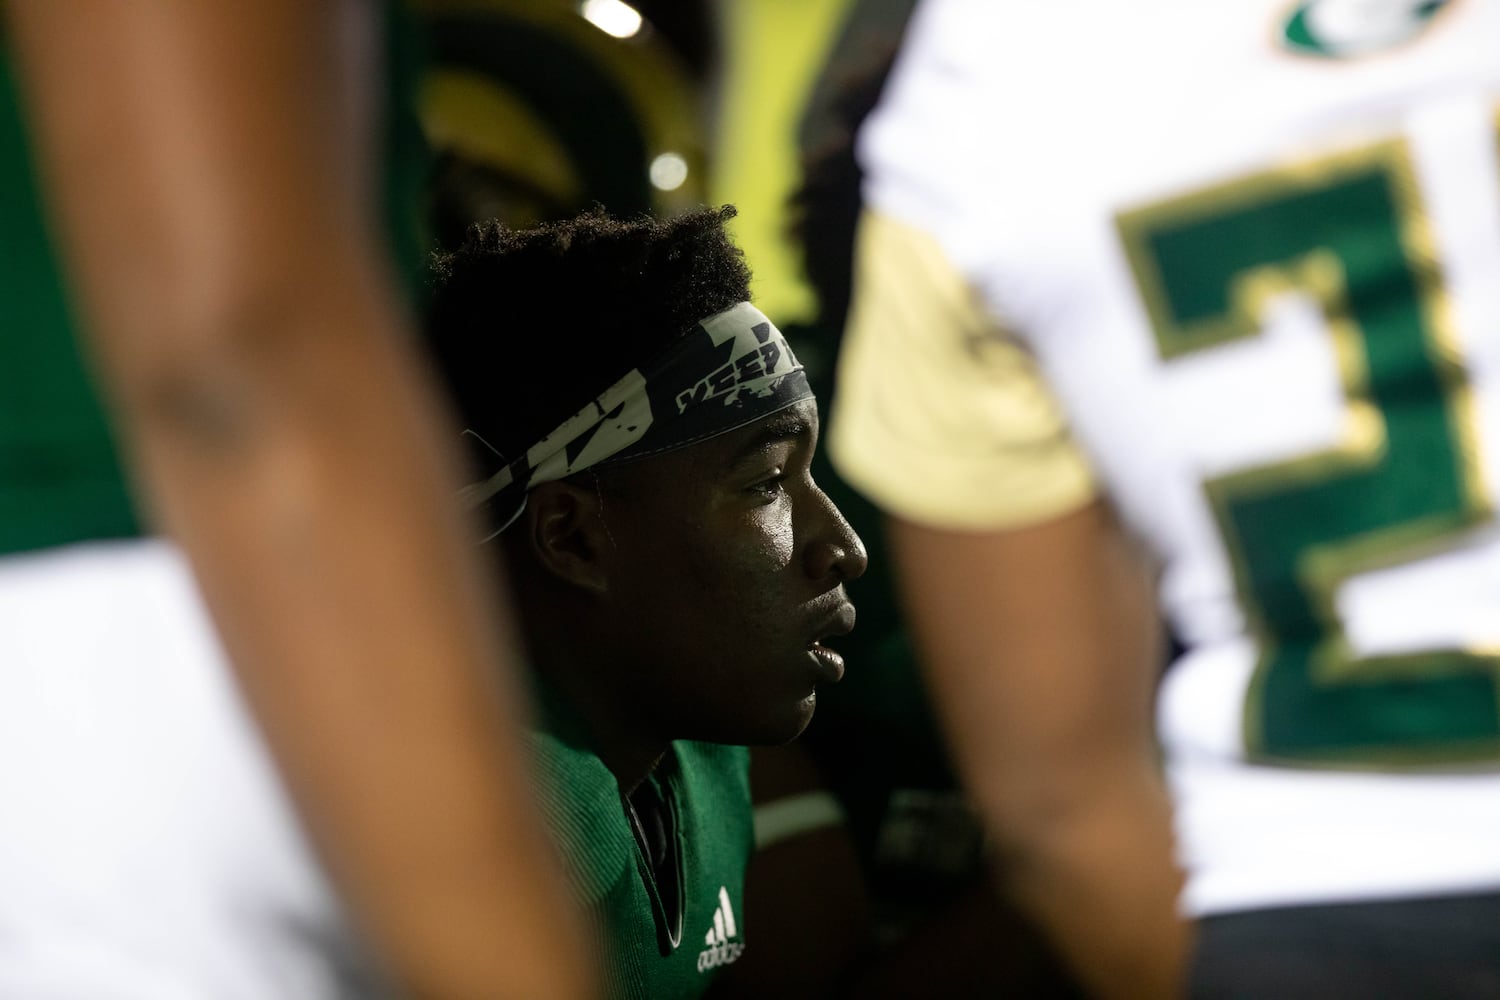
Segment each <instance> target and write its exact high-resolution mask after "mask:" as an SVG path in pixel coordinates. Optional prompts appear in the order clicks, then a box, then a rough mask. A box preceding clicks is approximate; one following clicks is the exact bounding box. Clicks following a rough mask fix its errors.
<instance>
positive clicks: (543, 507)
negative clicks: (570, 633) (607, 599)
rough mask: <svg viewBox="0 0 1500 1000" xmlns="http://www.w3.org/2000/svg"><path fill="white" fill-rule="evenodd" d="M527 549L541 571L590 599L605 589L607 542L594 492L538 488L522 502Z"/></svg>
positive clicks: (560, 485) (563, 486)
mask: <svg viewBox="0 0 1500 1000" xmlns="http://www.w3.org/2000/svg"><path fill="white" fill-rule="evenodd" d="M524 516H525V519H526V531H527V539H526V541H527V547H528V548H530V549H531V554H532V556H533V557H534V558H535V559H536V561H537V562H538V563H539V564H540V565H541V567H542V569H543V570H544V571H546V572H547V573H549V574H550V575H552V576H554V577H556V578H557V579H559V580H561V581H562V582H564V583H566V584H570V585H572V586H574V587H578V588H581V589H582V590H585V591H587V592H589V593H591V594H603V593H605V592H606V591H608V590H609V579H610V574H609V565H610V561H611V560H610V556H611V554H612V550H613V543H612V541H611V539H610V537H609V531H608V529H607V528H606V527H605V524H604V512H603V509H602V505H601V504H600V502H599V494H598V491H596V490H594V489H592V488H589V487H587V486H581V485H577V484H574V483H568V482H555V483H542V484H541V485H540V486H538V487H536V488H535V489H533V490H532V491H531V493H530V494H529V495H528V496H527V498H526V511H525V514H524Z"/></svg>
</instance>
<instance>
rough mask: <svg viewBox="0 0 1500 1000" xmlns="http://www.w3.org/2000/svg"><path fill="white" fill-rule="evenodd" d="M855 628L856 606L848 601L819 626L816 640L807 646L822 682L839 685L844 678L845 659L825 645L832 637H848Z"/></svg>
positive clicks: (841, 602)
mask: <svg viewBox="0 0 1500 1000" xmlns="http://www.w3.org/2000/svg"><path fill="white" fill-rule="evenodd" d="M853 628H854V605H853V604H850V603H849V601H847V600H842V601H840V602H839V604H838V606H837V607H835V608H834V609H833V611H832V612H831V613H830V614H829V615H828V616H827V617H825V618H824V619H823V620H822V621H821V622H820V623H819V625H818V627H817V629H816V631H815V633H814V635H815V638H814V639H813V640H812V641H811V642H809V643H808V644H807V652H808V655H809V656H811V657H812V660H813V663H814V665H815V668H816V670H817V673H818V678H819V680H820V681H826V682H827V683H830V684H836V683H838V682H839V681H840V680H841V679H842V678H843V676H844V658H843V657H842V656H840V655H839V654H838V653H837V652H835V651H834V650H832V649H829V648H828V646H826V645H825V644H824V640H826V639H827V638H828V637H830V636H836V635H847V634H849V632H850V631H851V630H852V629H853Z"/></svg>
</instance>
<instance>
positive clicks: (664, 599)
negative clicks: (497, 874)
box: [429, 209, 865, 998]
mask: <svg viewBox="0 0 1500 1000" xmlns="http://www.w3.org/2000/svg"><path fill="white" fill-rule="evenodd" d="M732 215H733V211H732V210H730V209H722V210H717V211H714V210H701V211H698V212H695V213H691V214H688V215H686V216H682V217H679V218H676V219H673V220H670V221H658V220H654V219H652V218H650V217H642V218H640V219H638V220H635V221H629V222H625V221H618V220H615V219H613V218H611V217H609V216H607V215H605V214H604V213H602V212H594V213H590V214H587V215H584V216H580V217H577V218H575V219H571V220H566V221H563V222H556V223H550V224H546V225H542V226H539V227H535V228H533V229H528V230H518V231H516V230H506V229H504V228H501V227H500V226H498V225H494V224H492V225H489V226H483V227H476V228H475V229H474V230H473V231H472V232H471V235H470V237H469V239H468V241H467V242H466V243H465V244H464V245H463V246H462V247H460V248H459V249H457V250H456V251H454V252H452V253H451V254H446V255H443V256H441V258H440V267H439V272H440V282H439V285H438V287H437V289H436V291H435V293H434V299H433V302H432V306H431V310H430V320H429V327H430V336H431V341H432V344H433V347H434V350H435V353H436V356H437V358H438V360H439V362H440V365H441V367H442V369H443V371H444V373H445V375H446V377H447V380H448V383H449V385H450V386H451V388H452V390H453V394H454V398H455V399H456V400H457V401H458V404H459V407H460V409H461V411H462V413H463V416H464V419H465V423H466V427H467V430H466V435H467V438H468V440H469V442H470V444H471V451H472V452H473V454H474V456H475V459H476V461H477V463H478V464H479V466H480V468H481V469H482V470H483V472H482V474H481V475H479V476H478V477H477V478H476V479H475V481H474V482H473V483H472V484H471V485H470V486H469V487H468V488H466V490H465V491H464V495H465V497H466V498H467V500H468V501H469V502H470V503H471V504H473V505H475V506H476V507H478V508H479V509H481V510H482V511H483V512H484V515H485V517H486V518H487V520H488V525H489V533H488V536H489V537H488V539H487V544H488V548H489V551H490V552H491V553H492V554H493V556H494V557H495V558H496V559H497V560H500V561H502V562H503V563H504V565H505V566H506V568H507V570H508V572H509V573H511V574H512V575H513V576H512V578H513V579H514V580H515V581H516V591H517V596H518V599H519V602H520V606H521V610H522V616H521V620H522V622H523V623H524V628H525V632H526V638H527V642H528V646H529V649H530V654H531V662H532V666H533V668H534V674H535V676H536V681H537V686H538V689H539V691H540V700H541V702H542V704H543V705H544V707H545V714H546V719H545V723H546V724H545V725H544V727H543V729H542V731H541V732H540V733H538V735H537V736H536V738H535V750H536V755H537V759H538V760H539V762H540V765H541V769H542V775H543V786H544V787H543V799H544V802H545V805H546V811H547V814H548V818H549V819H550V820H551V821H552V824H553V826H554V829H555V831H556V834H557V838H558V842H559V844H560V845H561V847H562V851H563V854H564V856H565V859H566V861H567V862H568V866H569V868H570V871H571V873H572V875H573V879H574V887H575V890H576V893H577V895H578V896H579V897H581V898H582V899H583V900H584V901H585V902H586V903H587V904H588V906H589V908H590V910H591V912H592V914H593V916H594V918H595V930H596V934H597V940H598V942H599V944H600V946H601V947H602V948H603V951H604V959H605V961H604V966H605V969H606V980H607V987H608V991H609V993H610V995H612V996H619V997H640V998H674V997H696V996H699V995H700V994H702V992H703V991H704V990H705V989H707V988H708V986H709V985H710V984H711V983H712V982H713V981H714V979H715V977H716V976H718V975H719V974H720V973H721V972H723V971H724V970H725V969H727V968H730V967H732V966H733V964H734V963H735V962H736V961H737V960H738V959H739V957H740V956H741V954H742V953H743V952H744V949H745V947H746V943H747V935H746V932H747V928H746V927H745V924H744V919H743V915H744V897H743V883H744V872H745V865H746V862H747V860H748V857H749V854H750V850H751V846H752V830H751V807H750V789H749V779H748V770H747V769H748V754H747V751H746V750H745V748H744V745H745V744H780V743H785V742H787V741H788V740H791V739H793V738H794V737H795V736H797V734H798V733H800V732H801V731H802V729H803V728H804V727H805V726H806V725H807V723H808V721H809V719H810V718H811V716H812V712H813V709H814V706H815V704H816V699H817V689H818V687H819V685H822V684H827V683H831V682H834V681H837V680H838V679H839V677H840V676H841V675H842V673H843V669H844V667H843V661H842V660H841V658H840V657H839V656H838V654H836V653H834V652H833V651H832V650H830V649H829V648H828V647H827V646H826V645H824V644H823V640H824V639H827V638H829V637H830V636H836V635H840V634H843V633H845V632H847V631H849V629H850V628H852V627H853V624H854V608H853V605H852V604H851V603H850V602H849V600H848V598H847V596H846V595H845V592H844V583H845V581H847V580H850V579H853V578H855V577H857V576H859V575H860V574H861V573H862V572H863V571H864V568H865V553H864V548H863V545H862V544H861V542H860V540H859V537H858V536H857V535H855V534H854V532H853V531H852V530H851V529H850V528H849V525H848V524H847V522H845V520H844V518H843V516H842V515H841V514H840V513H839V511H838V509H837V508H836V507H835V506H834V505H833V503H832V502H831V501H830V500H829V499H828V497H827V496H825V495H824V494H823V492H822V491H821V490H820V489H819V488H818V486H817V484H816V483H815V482H814V481H813V478H812V475H811V462H812V458H813V452H814V449H815V446H816V443H817V437H818V409H817V404H816V402H815V401H814V399H813V397H812V391H811V389H810V388H809V386H808V382H807V379H806V377H805V375H804V373H803V370H802V367H801V365H800V364H799V363H798V362H797V359H796V356H795V355H794V354H793V353H792V351H791V349H790V347H789V346H788V345H787V343H786V341H785V339H784V338H783V337H782V336H781V334H780V332H779V331H778V330H777V329H776V327H775V326H774V325H772V324H771V322H770V321H769V320H767V319H766V317H765V316H764V315H762V314H761V313H760V312H759V310H757V309H756V308H755V307H754V306H753V305H751V304H750V302H749V301H748V299H749V272H748V270H747V268H746V266H745V263H744V260H743V258H742V256H741V254H740V252H739V250H738V249H737V248H736V247H735V246H734V245H733V244H732V243H731V242H730V241H729V239H728V237H727V235H726V234H725V231H724V223H725V222H726V221H727V220H728V219H729V218H730V217H731V216H732Z"/></svg>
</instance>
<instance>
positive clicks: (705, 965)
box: [698, 885, 745, 972]
mask: <svg viewBox="0 0 1500 1000" xmlns="http://www.w3.org/2000/svg"><path fill="white" fill-rule="evenodd" d="M738 936H739V928H737V927H736V926H735V924H734V907H732V906H730V905H729V890H728V889H726V888H724V886H722V885H721V886H719V905H718V907H717V908H716V909H715V910H714V924H713V926H712V927H710V928H709V929H708V933H707V934H705V935H704V937H703V943H704V945H705V946H706V947H705V948H704V949H703V950H702V951H700V952H698V971H699V972H707V971H708V970H709V969H717V968H718V967H719V966H721V965H728V964H729V963H730V962H733V961H734V960H735V959H737V958H739V957H740V955H741V954H743V953H744V951H745V946H744V945H743V944H742V943H740V942H739V941H736V940H734V938H736V937H738Z"/></svg>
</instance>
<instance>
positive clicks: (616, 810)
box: [527, 732, 634, 903]
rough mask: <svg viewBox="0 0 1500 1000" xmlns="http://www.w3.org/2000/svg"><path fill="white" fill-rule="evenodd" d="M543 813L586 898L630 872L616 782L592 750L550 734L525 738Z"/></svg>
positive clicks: (606, 890)
mask: <svg viewBox="0 0 1500 1000" xmlns="http://www.w3.org/2000/svg"><path fill="white" fill-rule="evenodd" d="M527 743H528V749H529V750H530V753H531V759H532V765H533V767H534V768H535V773H536V777H537V784H538V788H537V793H538V794H537V797H538V799H539V800H540V803H541V807H542V814H543V817H544V818H545V820H546V822H547V826H548V828H549V829H550V831H551V833H552V836H553V838H554V840H555V841H556V842H557V845H558V847H559V849H560V851H561V853H562V855H563V861H564V864H565V866H566V868H567V871H568V875H569V877H570V878H571V879H572V881H573V882H574V884H575V888H576V889H577V891H578V892H579V893H580V894H581V895H582V897H583V899H584V901H585V902H587V903H592V902H596V901H597V900H599V899H601V898H602V897H604V896H605V895H607V894H608V893H609V891H610V890H611V889H612V888H613V887H614V885H615V884H616V883H617V882H619V881H620V879H621V878H622V877H624V876H626V875H628V874H630V873H631V872H633V871H634V860H633V855H632V851H633V841H632V839H631V834H630V829H629V827H628V826H627V824H626V821H625V815H624V811H623V809H622V807H621V805H620V786H619V785H618V783H616V781H615V778H614V775H613V774H611V773H610V771H609V768H607V767H605V766H604V762H603V761H602V760H600V759H599V758H598V756H596V755H595V754H593V753H590V752H589V751H587V750H584V749H581V748H579V747H576V746H573V745H571V744H569V743H567V742H566V741H564V740H561V739H559V738H558V737H556V736H553V735H551V734H549V733H543V732H533V733H531V734H529V736H528V738H527Z"/></svg>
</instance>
